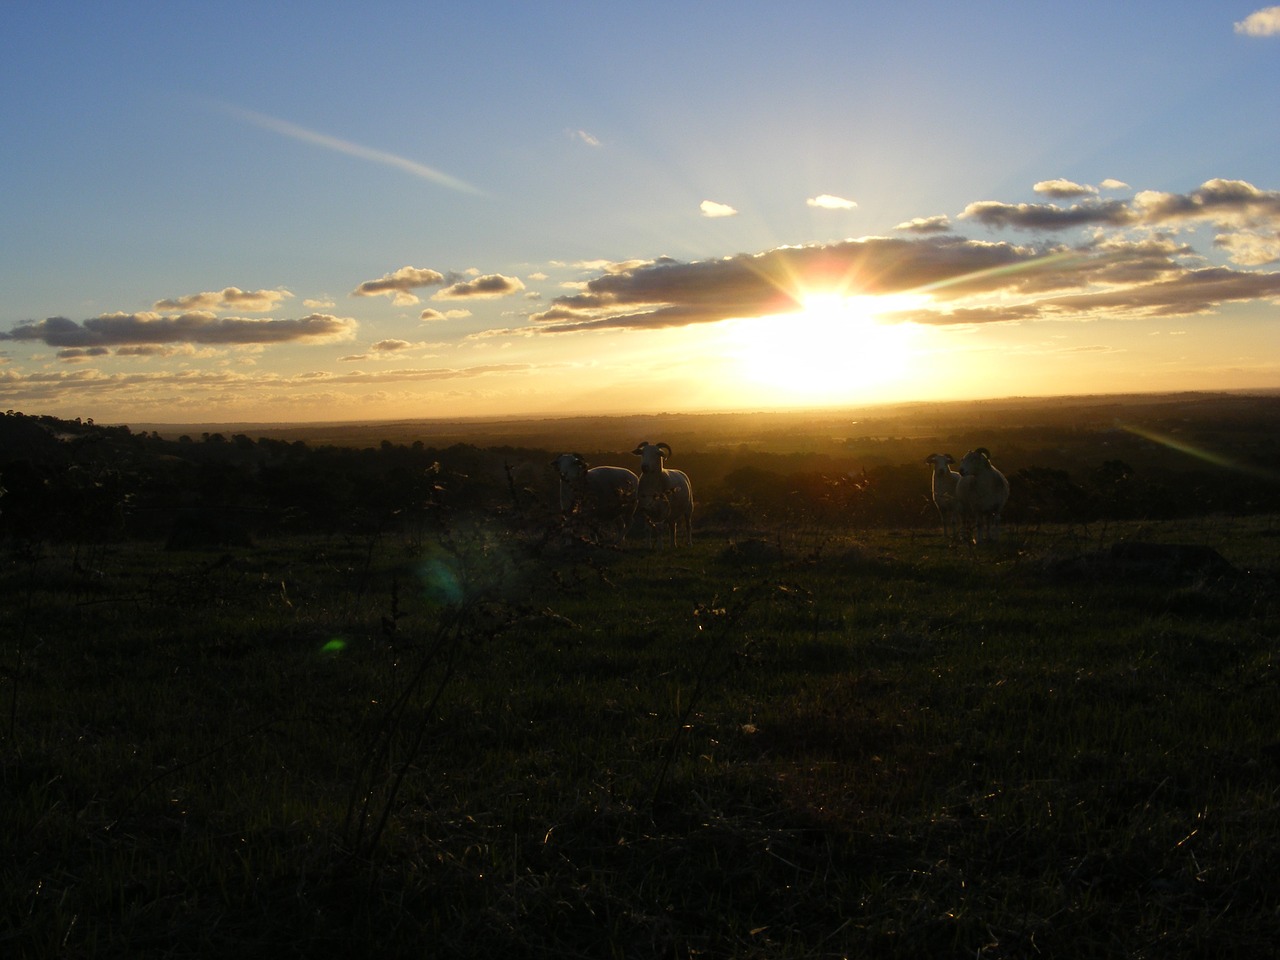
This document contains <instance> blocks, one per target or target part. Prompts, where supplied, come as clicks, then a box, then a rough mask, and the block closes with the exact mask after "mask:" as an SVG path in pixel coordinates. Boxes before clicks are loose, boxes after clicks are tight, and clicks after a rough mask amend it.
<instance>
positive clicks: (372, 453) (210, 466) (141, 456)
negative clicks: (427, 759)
mask: <svg viewBox="0 0 1280 960" xmlns="http://www.w3.org/2000/svg"><path fill="white" fill-rule="evenodd" d="M1273 436H1274V434H1269V432H1268V431H1261V432H1259V431H1257V430H1250V429H1249V428H1248V427H1247V425H1246V426H1243V427H1241V429H1240V431H1239V437H1237V438H1236V439H1237V442H1236V443H1235V445H1234V446H1233V448H1232V449H1233V450H1234V451H1235V452H1236V456H1235V458H1234V459H1233V460H1231V461H1230V463H1229V464H1226V465H1224V463H1223V462H1222V458H1219V459H1218V461H1217V462H1213V461H1211V460H1208V459H1204V458H1202V457H1199V456H1196V455H1194V454H1193V453H1185V452H1184V453H1181V454H1178V455H1176V456H1173V455H1171V454H1170V452H1169V449H1168V445H1167V444H1161V443H1159V442H1158V441H1155V440H1152V439H1150V438H1144V437H1142V436H1141V435H1137V434H1132V433H1126V434H1123V435H1117V433H1116V432H1115V431H1106V432H1099V433H1098V434H1096V435H1089V436H1081V435H1079V434H1075V435H1073V436H1072V437H1071V443H1072V445H1073V449H1072V451H1071V452H1070V453H1069V454H1064V447H1063V442H1064V438H1063V437H1062V436H1055V437H1053V438H1048V439H1045V438H1042V440H1044V442H1042V443H1040V444H1039V445H1037V444H1036V443H1035V442H1033V439H1034V435H1030V436H1029V435H1028V433H1027V431H1026V428H1025V427H1022V428H1020V430H1019V433H1018V435H1017V436H1004V437H1002V436H1001V435H1000V434H999V432H998V431H990V430H989V431H988V433H987V434H986V435H984V438H983V439H984V440H985V437H990V438H991V439H990V440H986V441H985V442H986V445H988V446H990V447H992V449H993V459H994V460H995V462H996V463H997V465H998V466H1000V467H1001V468H1002V469H1004V470H1005V472H1006V473H1007V474H1008V475H1009V479H1010V482H1011V486H1012V491H1013V492H1012V496H1011V499H1010V504H1009V508H1008V510H1007V513H1006V519H1007V520H1008V521H1010V522H1014V523H1038V522H1051V523H1064V522H1065V523H1090V522H1095V521H1100V520H1111V519H1115V520H1121V519H1172V518H1178V517H1189V516H1199V515H1203V514H1210V513H1223V514H1233V515H1240V514H1250V513H1268V512H1278V511H1280V483H1278V482H1277V479H1276V476H1277V475H1276V473H1275V472H1273V471H1271V470H1270V469H1268V466H1267V465H1266V464H1264V463H1263V462H1262V456H1263V453H1264V449H1265V445H1266V443H1267V442H1269V437H1273ZM637 439H639V438H637ZM1000 441H1003V442H1004V445H1003V446H998V443H999V442H1000ZM933 442H934V441H918V440H917V441H912V442H910V443H908V442H895V443H888V444H886V443H883V442H881V443H877V444H875V445H874V450H875V455H874V456H868V455H867V454H866V452H865V451H860V450H857V449H853V448H850V450H849V452H848V453H829V452H824V453H814V454H770V453H762V452H759V451H753V450H751V449H749V448H748V447H747V446H746V445H742V446H739V447H733V446H716V447H715V448H714V449H710V450H708V449H701V450H699V449H696V448H695V447H693V446H691V445H690V444H689V443H688V442H686V444H685V446H684V448H683V449H678V450H677V451H676V460H677V461H678V462H673V463H672V465H673V466H678V467H679V468H680V469H682V470H684V471H686V472H687V473H688V474H689V475H690V477H691V478H692V479H693V483H694V493H695V499H696V501H697V512H696V514H695V529H697V528H702V529H704V530H708V529H723V530H726V531H735V530H741V529H750V528H753V527H759V526H769V525H774V524H779V523H786V524H806V525H815V526H818V525H830V526H831V527H833V528H844V529H849V528H858V527H873V526H901V527H927V526H930V525H932V524H934V523H935V521H936V517H935V515H934V513H933V508H932V505H931V504H930V502H929V468H928V467H927V466H925V465H924V463H923V458H924V457H925V456H926V455H927V454H929V453H932V452H935V450H934V449H933V448H932V447H931V446H930V447H929V448H926V446H927V445H929V444H931V443H933ZM938 442H941V441H938ZM976 442H982V441H975V445H976ZM917 447H918V449H917ZM1242 450H1243V451H1244V453H1243V455H1242V454H1241V453H1240V451H1242ZM1001 451H1003V454H1002V453H1001ZM1251 451H1252V452H1251ZM558 452H560V451H558V450H548V449H540V448H532V447H515V446H489V447H479V446H475V445H471V444H467V443H456V444H453V445H450V446H448V447H443V448H436V447H431V446H427V445H426V444H424V443H423V442H422V441H414V442H411V443H393V442H391V441H389V440H383V441H381V442H380V443H378V444H377V445H375V446H366V447H354V446H352V447H345V446H330V445H324V446H311V445H308V444H307V443H306V442H304V441H301V440H293V441H290V440H286V439H272V438H267V437H258V438H253V437H250V436H247V435H245V434H233V435H231V436H224V435H222V434H220V433H201V434H199V435H197V436H182V437H180V438H168V439H166V438H162V437H161V436H160V435H159V434H158V433H155V432H151V433H147V432H133V431H131V430H130V429H129V428H128V427H125V426H99V425H96V424H94V422H93V421H92V420H87V421H81V420H79V419H77V420H62V419H58V418H56V417H50V416H38V415H25V414H22V413H18V412H13V411H10V412H8V413H7V414H5V415H3V416H0V535H3V536H5V537H8V538H20V539H27V540H32V539H38V540H43V539H51V540H77V541H79V542H90V541H92V542H104V541H109V540H112V539H122V538H127V537H146V538H157V537H168V538H173V537H174V536H175V531H182V530H184V529H185V530H187V531H188V534H189V535H190V536H191V537H192V538H193V539H197V540H198V539H199V538H201V537H206V538H212V539H215V540H216V539H219V538H221V539H225V540H228V541H231V542H234V541H236V540H238V539H242V538H243V537H244V536H246V535H247V531H250V530H251V531H253V532H256V533H333V532H341V531H377V530H384V529H391V528H394V527H396V526H401V525H405V524H411V523H412V524H427V523H430V522H431V520H432V518H433V517H436V516H438V515H439V514H440V513H441V512H442V511H449V512H452V513H484V514H489V515H493V516H498V517H507V518H510V519H511V521H512V522H513V523H515V522H520V523H527V522H534V523H536V522H549V521H550V520H552V519H553V518H554V514H555V509H556V505H557V501H556V479H555V476H554V474H553V473H552V471H551V469H550V465H549V464H550V460H551V458H552V457H553V456H554V455H555V454H556V453H558ZM582 452H583V453H585V454H586V455H587V457H588V459H589V460H591V461H592V462H600V463H603V462H612V463H619V464H622V465H625V466H631V467H633V468H634V467H636V464H635V463H634V462H630V458H629V453H626V452H612V453H599V454H595V455H593V454H592V453H590V452H589V451H585V450H584V451H582ZM951 452H953V453H955V454H956V455H957V456H958V455H959V454H960V453H963V452H964V451H963V449H959V448H957V449H955V450H953V451H951ZM1084 452H1087V453H1088V454H1089V455H1088V456H1085V455H1083V453H1084ZM886 461H889V462H886Z"/></svg>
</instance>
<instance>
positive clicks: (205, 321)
mask: <svg viewBox="0 0 1280 960" xmlns="http://www.w3.org/2000/svg"><path fill="white" fill-rule="evenodd" d="M355 328H356V322H355V321H354V320H352V319H349V318H345V317H334V316H330V315H328V314H320V313H313V314H311V315H309V316H306V317H302V318H301V319H298V320H259V319H247V318H243V317H215V316H213V315H212V314H210V313H205V312H193V313H185V314H182V315H180V316H176V317H167V316H161V315H159V314H156V313H108V314H103V315H101V316H98V317H93V318H92V319H89V320H85V321H84V322H83V323H76V322H75V321H74V320H68V319H67V318H66V317H49V318H48V319H46V320H40V321H37V322H29V323H23V324H19V325H18V326H16V327H14V328H13V329H12V330H10V331H9V332H8V333H0V340H12V341H23V342H29V341H37V342H41V343H44V344H45V345H46V346H50V347H67V348H72V347H78V348H87V347H118V346H136V345H143V344H174V343H201V344H210V345H216V346H238V345H243V344H279V343H325V342H331V341H335V340H346V339H349V338H351V337H352V336H354V334H355Z"/></svg>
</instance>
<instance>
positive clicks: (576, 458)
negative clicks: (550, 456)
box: [573, 453, 587, 467]
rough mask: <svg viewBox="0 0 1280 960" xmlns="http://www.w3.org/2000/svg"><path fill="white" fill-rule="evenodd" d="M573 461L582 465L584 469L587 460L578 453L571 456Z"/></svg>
mask: <svg viewBox="0 0 1280 960" xmlns="http://www.w3.org/2000/svg"><path fill="white" fill-rule="evenodd" d="M573 459H574V460H576V461H578V463H580V464H582V465H583V466H584V467H585V466H586V465H587V458H586V457H584V456H583V455H582V454H580V453H575V454H574V455H573Z"/></svg>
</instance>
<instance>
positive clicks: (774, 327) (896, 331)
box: [728, 294, 928, 403]
mask: <svg viewBox="0 0 1280 960" xmlns="http://www.w3.org/2000/svg"><path fill="white" fill-rule="evenodd" d="M927 299H928V298H927V297H924V296H922V295H917V294H889V295H881V296H845V295H841V294H808V295H806V296H805V297H804V298H803V299H802V300H801V305H802V309H801V310H799V311H798V312H796V313H788V314H777V315H774V316H768V317H755V318H752V319H748V320H735V321H733V323H732V328H731V330H730V331H729V332H728V333H729V346H728V354H729V358H730V359H731V360H732V361H733V364H734V367H735V371H736V375H737V376H738V377H739V378H740V379H742V380H744V381H747V382H749V383H750V384H751V385H754V388H755V390H756V391H757V392H767V393H769V394H772V395H773V399H774V400H776V401H779V402H784V401H789V402H810V403H836V402H840V401H865V400H876V399H881V398H882V396H883V394H884V393H885V391H886V388H888V387H890V386H892V385H893V384H895V383H897V382H898V381H900V380H901V379H903V378H904V376H906V375H907V374H908V372H909V367H910V364H911V360H912V356H913V350H914V346H913V344H914V342H915V339H916V336H917V334H918V328H917V327H916V325H915V324H911V323H902V322H892V321H889V320H887V319H885V316H886V315H887V314H891V313H894V312H899V311H904V310H908V309H911V308H914V307H919V306H920V305H921V303H922V302H923V301H925V300H927ZM743 386H747V383H744V384H743Z"/></svg>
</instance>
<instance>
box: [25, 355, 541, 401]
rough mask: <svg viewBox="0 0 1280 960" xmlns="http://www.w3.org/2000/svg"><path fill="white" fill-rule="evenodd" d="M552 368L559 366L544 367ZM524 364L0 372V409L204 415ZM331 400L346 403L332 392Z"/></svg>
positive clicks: (494, 372)
mask: <svg viewBox="0 0 1280 960" xmlns="http://www.w3.org/2000/svg"><path fill="white" fill-rule="evenodd" d="M550 366H552V367H556V366H560V365H559V364H553V365H550ZM535 369H537V368H535V367H534V366H533V365H532V364H528V363H491V364H477V365H475V366H470V367H422V368H414V367H410V368H398V369H392V370H378V371H373V372H370V371H364V370H352V371H349V372H344V373H329V372H325V371H315V372H310V373H304V374H299V375H297V376H292V377H285V376H280V375H278V374H273V373H261V374H246V373H242V372H235V371H230V370H211V371H201V370H176V371H157V372H154V373H103V372H101V371H99V370H96V369H93V368H83V369H63V370H58V371H53V372H49V371H41V372H38V373H30V374H28V373H21V372H18V371H12V370H7V369H5V370H0V406H5V407H9V406H14V405H17V404H22V405H27V404H37V405H40V406H45V405H52V404H58V403H68V404H70V403H75V404H80V403H84V402H85V399H86V397H92V398H94V399H98V400H101V399H104V398H108V397H110V398H113V399H115V400H117V401H118V402H122V403H132V404H141V405H146V406H152V407H156V408H157V409H161V408H162V409H164V410H170V411H172V410H174V409H176V408H180V407H184V406H189V407H192V408H193V409H198V410H201V411H207V409H208V404H209V403H210V401H211V400H212V401H214V402H220V401H234V400H235V399H238V398H240V397H245V396H255V397H262V398H265V399H267V400H271V399H273V398H277V397H282V396H283V398H285V399H296V397H297V394H298V393H299V391H304V392H305V394H306V395H307V396H314V392H315V391H317V390H322V389H327V388H330V387H340V386H343V385H356V386H377V385H378V384H383V383H434V382H439V381H450V380H471V379H478V378H482V377H489V376H501V375H511V374H520V373H527V372H530V371H533V370H535ZM330 399H331V400H332V401H334V402H338V401H342V400H346V399H349V398H348V397H347V396H346V395H344V394H340V393H339V394H333V395H332V396H331V398H330Z"/></svg>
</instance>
